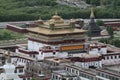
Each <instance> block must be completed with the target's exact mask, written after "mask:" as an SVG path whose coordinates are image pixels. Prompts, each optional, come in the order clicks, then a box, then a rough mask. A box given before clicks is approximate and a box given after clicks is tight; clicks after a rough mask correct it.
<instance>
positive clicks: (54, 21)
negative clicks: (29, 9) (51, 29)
mask: <svg viewBox="0 0 120 80" xmlns="http://www.w3.org/2000/svg"><path fill="white" fill-rule="evenodd" d="M49 23H50V24H51V23H52V24H64V20H63V19H62V18H61V17H60V16H58V15H57V13H56V14H55V15H54V16H52V19H50V20H49Z"/></svg>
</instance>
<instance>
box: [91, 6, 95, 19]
mask: <svg viewBox="0 0 120 80" xmlns="http://www.w3.org/2000/svg"><path fill="white" fill-rule="evenodd" d="M90 18H95V15H94V11H93V8H91V14H90Z"/></svg>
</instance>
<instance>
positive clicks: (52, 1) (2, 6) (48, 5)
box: [0, 0, 120, 21]
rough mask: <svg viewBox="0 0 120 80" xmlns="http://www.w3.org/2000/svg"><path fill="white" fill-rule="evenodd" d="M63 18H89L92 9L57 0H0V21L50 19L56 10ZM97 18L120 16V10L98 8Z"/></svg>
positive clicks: (96, 10)
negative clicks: (59, 2)
mask: <svg viewBox="0 0 120 80" xmlns="http://www.w3.org/2000/svg"><path fill="white" fill-rule="evenodd" d="M56 11H57V12H58V14H59V15H61V16H62V17H63V18H89V14H90V9H79V8H75V7H70V6H66V5H60V4H58V3H56V0H0V21H21V20H24V21H25V20H36V19H38V18H39V17H41V18H42V19H49V18H50V17H51V16H52V15H53V14H54V13H55V12H56ZM95 13H96V14H95V15H96V17H97V18H120V10H119V8H118V7H117V8H116V10H114V9H112V8H102V9H101V8H96V9H95Z"/></svg>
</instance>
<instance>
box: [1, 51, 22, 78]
mask: <svg viewBox="0 0 120 80" xmlns="http://www.w3.org/2000/svg"><path fill="white" fill-rule="evenodd" d="M2 68H3V70H4V72H3V73H1V74H0V80H21V79H20V78H19V76H18V75H17V74H16V73H15V72H14V71H15V66H14V65H13V64H12V63H11V58H10V52H8V60H7V62H6V64H5V65H4V66H3V67H2Z"/></svg>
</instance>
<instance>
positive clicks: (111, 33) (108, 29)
mask: <svg viewBox="0 0 120 80" xmlns="http://www.w3.org/2000/svg"><path fill="white" fill-rule="evenodd" d="M107 31H108V34H109V35H110V38H114V32H113V28H112V26H109V27H107Z"/></svg>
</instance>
